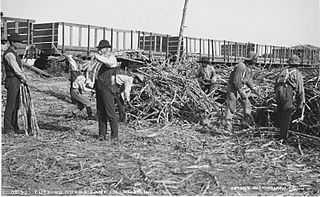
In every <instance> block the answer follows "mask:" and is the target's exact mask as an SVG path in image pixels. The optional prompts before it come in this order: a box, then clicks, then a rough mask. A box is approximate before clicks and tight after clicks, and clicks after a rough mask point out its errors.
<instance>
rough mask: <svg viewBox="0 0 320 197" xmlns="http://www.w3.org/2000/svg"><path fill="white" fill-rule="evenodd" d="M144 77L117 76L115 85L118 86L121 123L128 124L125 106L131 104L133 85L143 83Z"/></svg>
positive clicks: (117, 97) (137, 75) (117, 96)
mask: <svg viewBox="0 0 320 197" xmlns="http://www.w3.org/2000/svg"><path fill="white" fill-rule="evenodd" d="M143 80H144V77H143V76H142V75H140V74H133V76H129V75H124V74H117V75H116V80H115V83H116V85H117V88H118V89H117V90H118V91H117V93H116V102H117V104H118V111H119V121H120V122H126V121H127V116H126V112H125V104H128V105H131V104H130V92H131V88H132V85H133V84H137V83H139V82H143ZM112 81H113V80H112Z"/></svg>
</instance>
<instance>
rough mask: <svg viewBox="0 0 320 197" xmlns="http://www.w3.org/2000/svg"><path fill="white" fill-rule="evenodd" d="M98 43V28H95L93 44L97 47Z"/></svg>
mask: <svg viewBox="0 0 320 197" xmlns="http://www.w3.org/2000/svg"><path fill="white" fill-rule="evenodd" d="M97 44H98V29H97V28H94V44H93V46H94V47H96V46H97Z"/></svg>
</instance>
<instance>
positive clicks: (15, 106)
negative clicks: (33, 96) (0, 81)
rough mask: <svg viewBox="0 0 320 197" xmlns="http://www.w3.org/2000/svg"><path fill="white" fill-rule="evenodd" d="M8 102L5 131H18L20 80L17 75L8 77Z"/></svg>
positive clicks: (6, 81)
mask: <svg viewBox="0 0 320 197" xmlns="http://www.w3.org/2000/svg"><path fill="white" fill-rule="evenodd" d="M5 88H6V89H7V103H6V109H5V111H4V132H5V133H6V132H8V131H9V130H11V131H16V130H17V129H18V128H19V127H18V110H19V101H20V80H19V79H18V78H17V77H7V78H6V80H5Z"/></svg>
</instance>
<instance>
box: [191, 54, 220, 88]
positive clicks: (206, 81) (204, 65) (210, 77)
mask: <svg viewBox="0 0 320 197" xmlns="http://www.w3.org/2000/svg"><path fill="white" fill-rule="evenodd" d="M198 62H199V63H201V66H200V67H199V69H198V72H197V74H196V77H198V82H199V85H200V87H201V89H202V90H203V91H204V92H205V93H206V94H210V93H211V92H212V89H213V85H214V83H215V82H216V81H217V74H216V72H215V70H214V68H213V66H212V65H211V64H210V63H211V61H210V60H209V58H208V57H206V56H205V57H201V59H200V61H198Z"/></svg>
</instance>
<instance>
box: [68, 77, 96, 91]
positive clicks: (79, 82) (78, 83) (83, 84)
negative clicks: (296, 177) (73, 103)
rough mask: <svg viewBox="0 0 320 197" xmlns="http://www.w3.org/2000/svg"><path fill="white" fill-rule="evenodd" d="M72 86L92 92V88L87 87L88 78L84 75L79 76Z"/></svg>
mask: <svg viewBox="0 0 320 197" xmlns="http://www.w3.org/2000/svg"><path fill="white" fill-rule="evenodd" d="M72 88H74V89H79V90H81V91H84V92H90V91H92V89H90V88H87V87H86V78H85V77H84V76H82V75H80V76H78V77H77V78H76V80H75V81H74V82H73V83H72Z"/></svg>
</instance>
